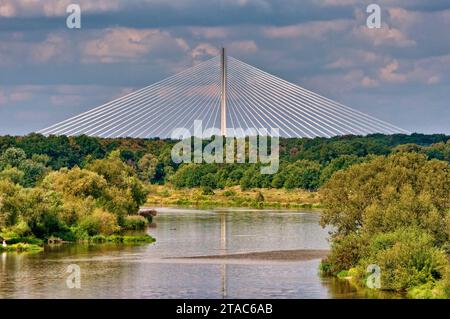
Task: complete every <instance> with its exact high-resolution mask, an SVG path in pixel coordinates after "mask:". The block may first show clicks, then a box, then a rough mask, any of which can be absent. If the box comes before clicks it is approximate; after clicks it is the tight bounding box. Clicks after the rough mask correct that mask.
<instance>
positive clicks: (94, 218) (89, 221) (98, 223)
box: [79, 208, 120, 236]
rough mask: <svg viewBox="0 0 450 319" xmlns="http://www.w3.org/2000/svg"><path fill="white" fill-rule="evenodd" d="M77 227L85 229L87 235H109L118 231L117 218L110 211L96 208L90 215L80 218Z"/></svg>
mask: <svg viewBox="0 0 450 319" xmlns="http://www.w3.org/2000/svg"><path fill="white" fill-rule="evenodd" d="M79 228H80V230H81V231H85V232H86V233H87V234H88V235H89V236H94V235H99V234H102V235H111V234H113V233H115V232H117V231H119V229H120V227H119V226H118V224H117V218H116V216H114V215H113V214H111V213H108V212H106V211H104V210H102V209H99V208H97V209H96V210H95V211H94V213H92V215H88V216H85V217H84V218H82V219H81V221H80V225H79Z"/></svg>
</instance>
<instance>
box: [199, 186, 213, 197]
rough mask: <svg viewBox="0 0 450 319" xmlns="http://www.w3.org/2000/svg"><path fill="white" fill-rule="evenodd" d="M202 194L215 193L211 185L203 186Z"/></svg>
mask: <svg viewBox="0 0 450 319" xmlns="http://www.w3.org/2000/svg"><path fill="white" fill-rule="evenodd" d="M202 195H214V190H213V188H212V187H210V186H203V187H202Z"/></svg>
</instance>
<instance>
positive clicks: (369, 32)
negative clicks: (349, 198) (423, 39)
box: [353, 23, 416, 48]
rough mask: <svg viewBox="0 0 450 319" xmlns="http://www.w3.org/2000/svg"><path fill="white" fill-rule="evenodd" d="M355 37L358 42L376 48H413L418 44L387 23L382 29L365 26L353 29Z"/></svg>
mask: <svg viewBox="0 0 450 319" xmlns="http://www.w3.org/2000/svg"><path fill="white" fill-rule="evenodd" d="M353 35H354V37H355V38H356V39H357V40H361V41H366V42H369V43H371V44H372V45H373V46H375V47H381V46H387V47H400V48H405V47H412V46H415V45H416V42H415V41H414V40H412V39H409V38H408V36H407V35H406V34H404V33H402V32H401V31H400V30H399V29H396V28H392V27H390V26H389V25H387V24H386V23H382V26H381V28H380V29H369V28H368V27H367V26H365V25H360V26H359V27H356V28H354V29H353Z"/></svg>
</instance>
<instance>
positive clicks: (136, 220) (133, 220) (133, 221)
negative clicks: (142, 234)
mask: <svg viewBox="0 0 450 319" xmlns="http://www.w3.org/2000/svg"><path fill="white" fill-rule="evenodd" d="M147 224H148V221H147V219H146V218H145V217H143V216H139V215H130V216H126V217H125V220H124V228H125V229H129V230H143V229H145V227H146V226H147Z"/></svg>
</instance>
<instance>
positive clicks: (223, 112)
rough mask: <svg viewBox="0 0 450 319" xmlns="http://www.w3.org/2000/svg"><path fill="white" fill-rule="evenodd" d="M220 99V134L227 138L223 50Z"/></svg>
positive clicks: (225, 58)
mask: <svg viewBox="0 0 450 319" xmlns="http://www.w3.org/2000/svg"><path fill="white" fill-rule="evenodd" d="M220 69H221V84H222V86H221V97H220V133H221V134H222V136H227V56H226V51H225V48H222V52H221V54H220Z"/></svg>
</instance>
